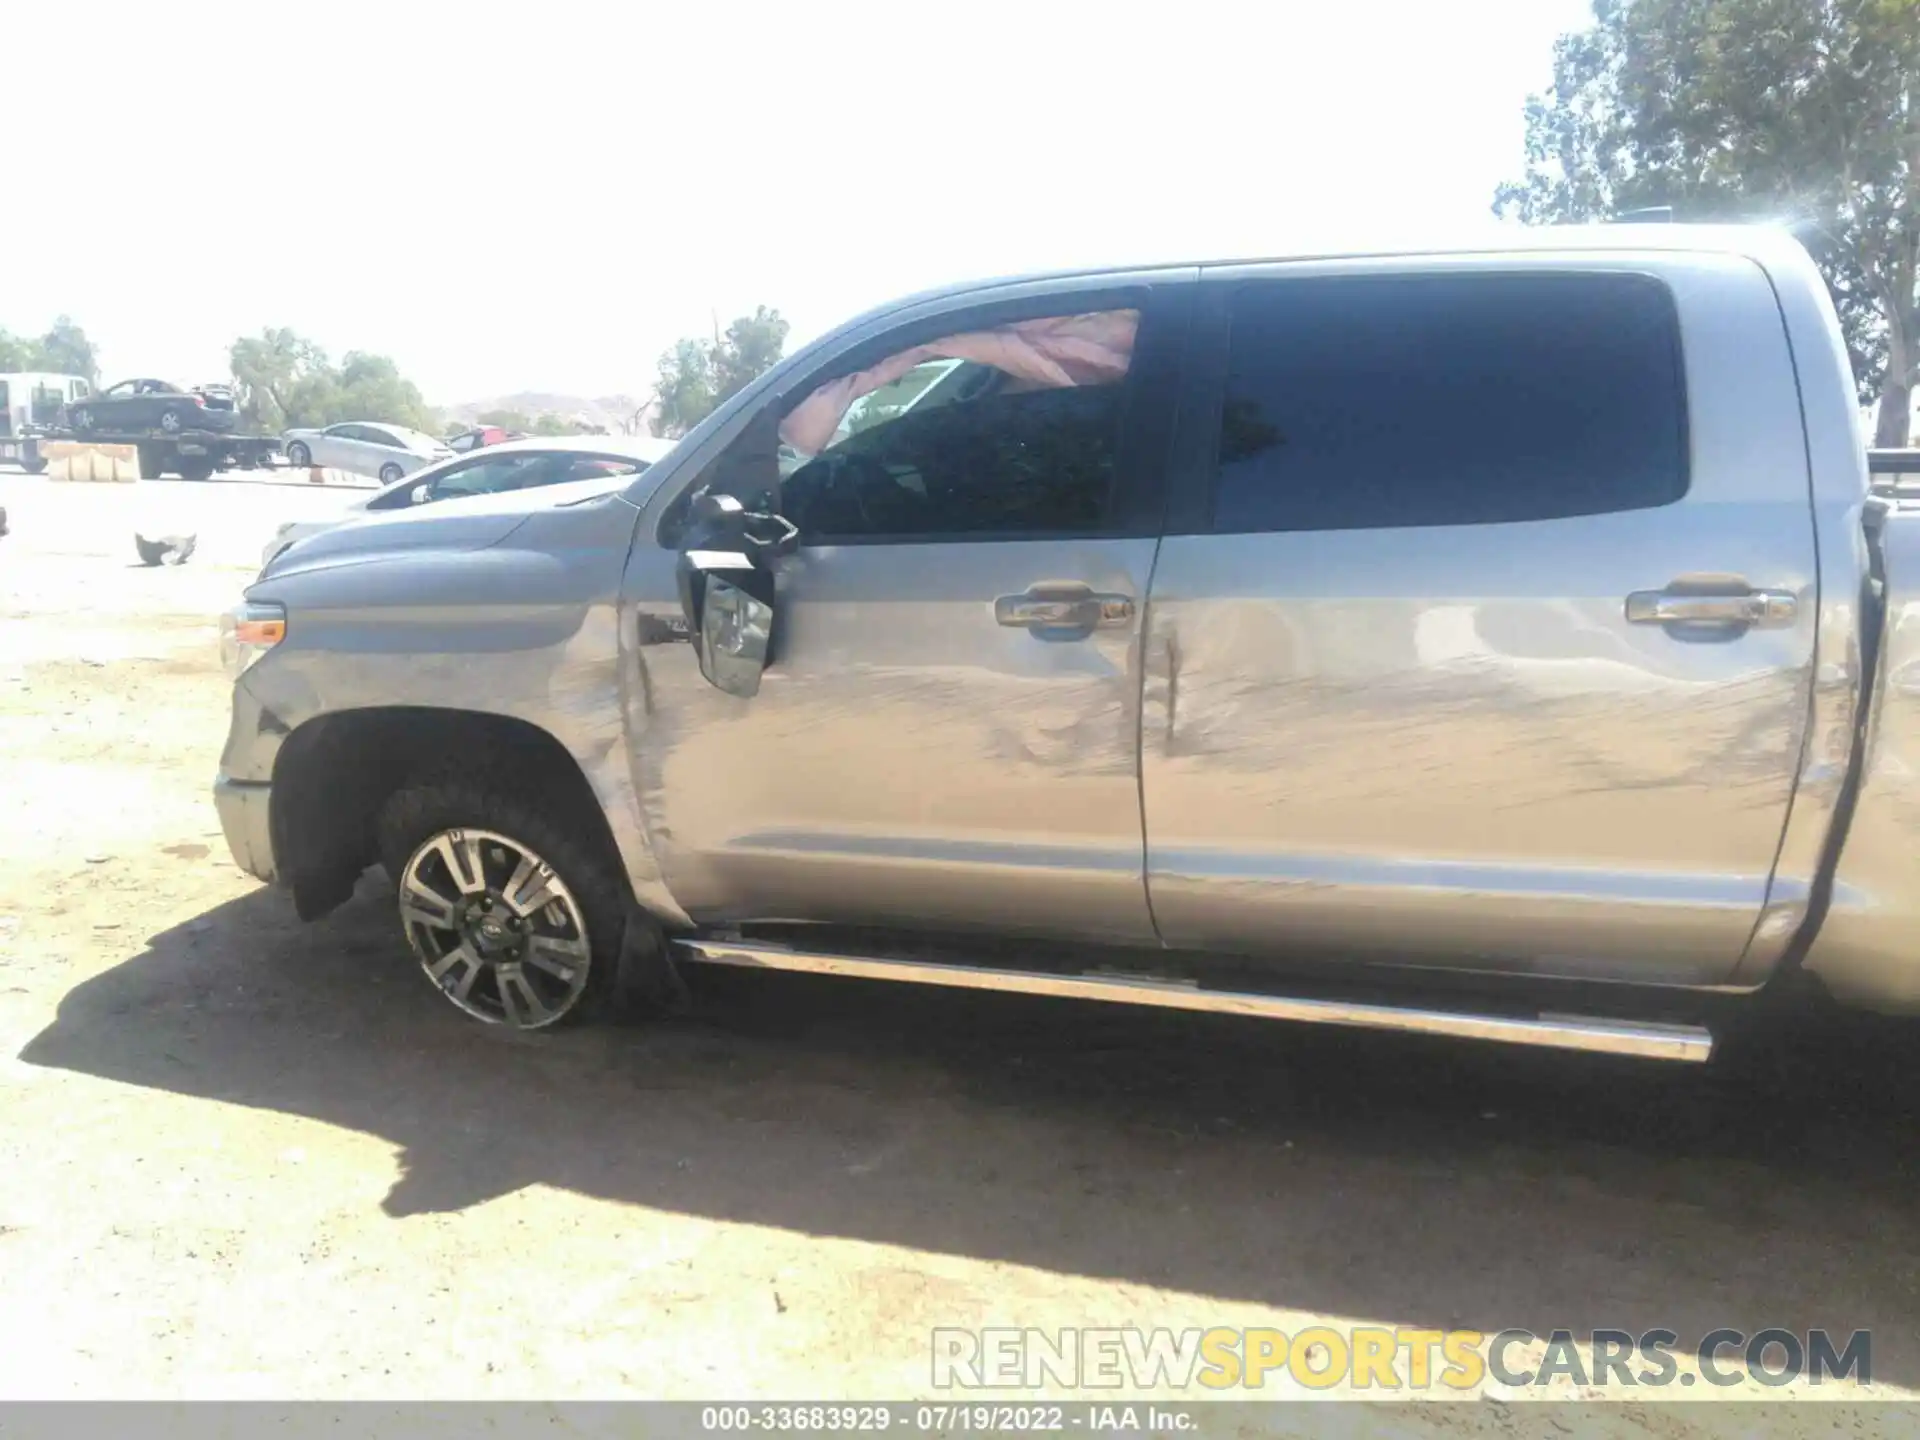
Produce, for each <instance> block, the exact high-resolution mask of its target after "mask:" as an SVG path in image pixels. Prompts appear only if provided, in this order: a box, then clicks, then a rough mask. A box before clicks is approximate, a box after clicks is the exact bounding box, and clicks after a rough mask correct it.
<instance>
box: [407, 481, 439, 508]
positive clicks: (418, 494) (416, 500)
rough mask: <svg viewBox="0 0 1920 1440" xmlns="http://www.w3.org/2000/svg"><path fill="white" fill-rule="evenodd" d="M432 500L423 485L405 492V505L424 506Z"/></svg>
mask: <svg viewBox="0 0 1920 1440" xmlns="http://www.w3.org/2000/svg"><path fill="white" fill-rule="evenodd" d="M432 498H433V496H432V494H431V492H430V491H429V489H428V487H427V486H426V485H425V484H420V485H416V486H414V487H413V489H411V490H409V491H408V492H407V503H408V504H409V505H424V504H426V503H427V501H429V500H431V499H432Z"/></svg>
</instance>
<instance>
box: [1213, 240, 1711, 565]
mask: <svg viewBox="0 0 1920 1440" xmlns="http://www.w3.org/2000/svg"><path fill="white" fill-rule="evenodd" d="M1228 351H1229V353H1228V367H1227V380H1226V387H1225V394H1224V397H1223V403H1222V410H1221V416H1220V425H1219V435H1218V449H1217V452H1216V473H1215V483H1214V495H1213V529H1214V530H1215V532H1216V533H1222V532H1248V531H1282V530H1285V531H1291V530H1354V529H1382V528H1389V527H1404V526H1441V525H1486V524H1498V523H1505V522H1514V521H1525V520H1550V519H1560V518H1566V517H1572V516H1580V515H1598V514H1604V513H1608V512H1612V511H1621V510H1638V509H1646V508H1650V507H1654V506H1659V505H1667V504H1671V503H1672V502H1674V501H1676V500H1678V499H1680V498H1681V497H1682V496H1684V495H1685V494H1686V490H1687V438H1686V405H1685V382H1684V378H1683V371H1682V367H1681V355H1680V334H1679V323H1678V318H1677V315H1676V312H1675V309H1674V304H1673V299H1672V296H1671V295H1670V294H1669V293H1668V291H1667V289H1666V287H1665V286H1664V285H1663V284H1661V283H1660V282H1659V281H1657V280H1655V279H1653V278H1651V277H1649V276H1644V275H1629V274H1572V273H1565V274H1527V275H1514V274H1492V275H1450V276H1381V277H1373V276H1367V277H1339V278H1333V279H1311V280H1278V281H1271V282H1254V283H1250V284H1247V285H1245V286H1243V287H1241V288H1240V289H1239V290H1238V291H1237V292H1236V293H1235V294H1234V296H1233V298H1232V302H1231V328H1230V332H1229V341H1228Z"/></svg>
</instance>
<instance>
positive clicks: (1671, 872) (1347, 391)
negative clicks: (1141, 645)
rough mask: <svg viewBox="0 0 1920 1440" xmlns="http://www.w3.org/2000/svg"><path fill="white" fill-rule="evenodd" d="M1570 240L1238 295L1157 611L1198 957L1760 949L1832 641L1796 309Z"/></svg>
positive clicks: (1189, 935)
mask: <svg viewBox="0 0 1920 1440" xmlns="http://www.w3.org/2000/svg"><path fill="white" fill-rule="evenodd" d="M1542 258H1543V257H1539V256H1533V257H1515V258H1513V259H1511V260H1503V259H1501V258H1500V257H1488V258H1487V259H1485V260H1480V261H1469V262H1456V263H1454V264H1452V265H1450V266H1448V267H1446V268H1444V269H1438V270H1435V269H1432V268H1429V270H1428V271H1427V272H1426V273H1419V271H1418V267H1417V266H1416V267H1410V266H1408V265H1407V264H1406V263H1405V262H1401V263H1399V264H1397V265H1385V264H1375V265H1361V266H1347V267H1335V266H1325V265H1321V266H1312V265H1308V266H1296V267H1247V268H1244V269H1237V270H1232V271H1221V272H1217V273H1210V274H1209V275H1208V276H1207V278H1206V279H1205V281H1204V282H1203V285H1202V290H1203V292H1204V296H1203V303H1202V310H1203V314H1204V316H1205V317H1206V318H1205V320H1204V321H1203V333H1204V335H1205V337H1206V347H1205V350H1204V352H1203V353H1204V354H1205V355H1206V356H1207V357H1208V358H1207V362H1206V363H1207V364H1208V365H1209V366H1211V367H1213V374H1212V377H1211V379H1210V381H1208V382H1207V383H1206V384H1204V385H1202V386H1201V387H1200V390H1199V391H1197V392H1196V395H1197V400H1196V404H1195V405H1192V406H1185V407H1183V414H1192V415H1195V416H1196V417H1200V423H1199V425H1198V426H1197V428H1196V433H1192V434H1189V435H1187V436H1185V437H1183V442H1182V449H1181V455H1182V457H1183V460H1182V464H1183V470H1182V472H1181V473H1182V476H1183V480H1185V481H1190V482H1191V483H1190V484H1184V485H1182V487H1181V488H1180V489H1179V490H1178V491H1177V493H1176V496H1175V498H1174V500H1173V501H1172V502H1171V503H1172V506H1173V510H1172V514H1171V516H1170V522H1169V531H1170V533H1169V535H1168V537H1167V539H1166V541H1165V543H1164V546H1163V548H1162V551H1161V555H1160V560H1159V566H1158V569H1157V572H1156V578H1155V582H1154V587H1153V595H1152V600H1151V610H1150V621H1149V626H1150V633H1149V635H1148V637H1147V657H1148V658H1147V687H1146V699H1145V704H1144V718H1143V727H1144V728H1143V737H1142V767H1141V768H1142V781H1143V791H1144V805H1145V812H1146V829H1147V842H1148V872H1149V892H1150V894H1151V896H1152V903H1153V909H1154V913H1155V916H1156V917H1157V919H1158V921H1159V926H1160V930H1161V933H1162V935H1163V936H1164V938H1165V940H1166V941H1167V943H1168V944H1170V945H1174V946H1180V947H1194V948H1207V949H1224V950H1234V951H1240V952H1252V953H1274V952H1282V951H1292V950H1296V949H1302V948H1305V949H1314V950H1317V951H1318V952H1319V953H1321V954H1328V953H1331V954H1335V955H1375V956H1378V957H1379V958H1383V959H1387V960H1406V961H1412V962H1416V963H1423V964H1431V963H1440V964H1456V965H1466V966H1473V967H1481V968H1495V969H1514V970H1522V971H1527V972H1531V973H1545V974H1554V975H1562V976H1586V977H1594V978H1612V979H1632V980H1644V981H1649V982H1663V983H1712V982H1716V981H1721V980H1724V979H1726V978H1728V977H1729V976H1730V975H1731V973H1732V972H1733V970H1734V968H1735V966H1736V964H1737V963H1738V961H1739V959H1740V956H1741V954H1742V952H1743V950H1744V949H1745V947H1746V945H1747V943H1748V939H1749V937H1750V935H1751V934H1752V933H1753V931H1754V928H1755V925H1756V923H1757V922H1758V921H1759V919H1760V917H1761V911H1762V907H1763V904H1766V903H1768V901H1769V894H1768V886H1769V880H1770V877H1771V874H1772V870H1773V863H1774V854H1775V851H1776V850H1777V849H1778V847H1779V844H1780V841H1781V835H1782V830H1783V826H1784V823H1785V820H1786V814H1787V806H1788V802H1789V800H1790V799H1791V797H1792V791H1793V784H1794V777H1795V773H1796V768H1797V763H1798V756H1799V753H1800V748H1801V743H1802V740H1803V738H1804V735H1805V725H1806V720H1807V714H1808V700H1809V693H1810V692H1809V686H1810V683H1811V674H1812V663H1813V644H1814V630H1813V623H1814V611H1815V605H1816V575H1815V568H1814V552H1813V530H1812V517H1811V513H1810V508H1809V500H1808V487H1807V473H1806V461H1805V451H1804V447H1803V445H1802V443H1801V440H1800V432H1799V423H1800V422H1799V413H1800V412H1799V404H1798V399H1797V394H1796V391H1795V386H1794V377H1793V373H1792V370H1791V367H1790V364H1789V361H1788V358H1787V356H1786V354H1785V349H1784V346H1783V345H1782V343H1781V329H1780V320H1779V316H1778V314H1777V311H1776V308H1775V303H1774V301H1773V299H1772V295H1771V291H1770V289H1769V287H1768V282H1767V279H1766V276H1765V275H1764V274H1763V273H1761V272H1760V271H1759V270H1758V269H1757V268H1755V267H1753V266H1752V265H1751V264H1749V263H1747V262H1745V261H1734V260H1722V259H1718V258H1687V257H1681V256H1668V257H1659V256H1654V257H1649V258H1648V259H1647V260H1646V261H1645V263H1633V262H1632V260H1631V258H1630V257H1621V256H1618V255H1616V256H1612V257H1609V258H1608V259H1606V260H1605V261H1594V262H1589V264H1588V265H1587V266H1586V268H1582V267H1581V265H1580V264H1579V263H1578V262H1577V260H1572V259H1568V260H1563V259H1559V258H1556V257H1546V258H1547V259H1548V260H1550V262H1551V263H1549V264H1544V265H1543V263H1542ZM1199 431H1204V433H1198V432H1199ZM1172 532H1184V533H1172ZM1687 617H1692V618H1687ZM1782 898H1785V899H1787V900H1789V901H1790V900H1792V899H1793V898H1794V897H1781V896H1779V895H1775V896H1773V897H1772V899H1774V900H1780V899H1782ZM1799 898H1801V899H1804V896H1802V897H1799Z"/></svg>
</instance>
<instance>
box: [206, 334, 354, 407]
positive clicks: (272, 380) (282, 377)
mask: <svg viewBox="0 0 1920 1440" xmlns="http://www.w3.org/2000/svg"><path fill="white" fill-rule="evenodd" d="M227 364H228V368H229V369H230V370H231V371H232V372H233V385H234V392H235V397H236V398H237V399H238V401H239V403H240V415H241V418H242V419H244V420H245V421H247V423H248V424H250V425H253V426H256V427H258V428H260V429H264V430H286V429H289V428H291V427H292V426H295V425H315V424H325V423H327V422H326V421H324V420H320V419H317V418H316V417H317V416H319V415H322V414H325V413H327V412H328V410H329V409H330V408H331V406H332V402H333V398H334V389H335V387H334V384H333V373H332V368H331V367H330V366H329V365H328V364H327V355H326V352H325V351H324V350H322V349H321V348H320V347H319V346H318V345H315V344H314V343H313V342H312V341H311V340H308V339H305V338H304V337H302V336H300V335H298V334H296V333H295V332H293V331H292V330H288V329H285V328H284V327H283V328H280V329H267V330H262V331H261V332H260V333H259V334H258V335H257V336H250V337H248V338H245V339H241V340H236V341H234V342H233V345H232V346H231V348H230V349H229V350H228V351H227Z"/></svg>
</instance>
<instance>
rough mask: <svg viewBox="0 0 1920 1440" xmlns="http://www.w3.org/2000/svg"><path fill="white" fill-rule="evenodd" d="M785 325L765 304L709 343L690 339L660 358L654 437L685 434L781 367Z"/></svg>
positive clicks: (783, 319)
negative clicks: (657, 407) (729, 400)
mask: <svg viewBox="0 0 1920 1440" xmlns="http://www.w3.org/2000/svg"><path fill="white" fill-rule="evenodd" d="M788 328H789V327H788V325H787V321H786V319H785V317H784V316H782V315H781V314H780V312H779V311H778V310H770V309H768V308H767V307H766V306H765V305H757V306H755V307H754V311H753V314H751V315H742V316H741V317H740V318H739V319H737V320H735V321H734V322H733V323H732V324H731V325H729V326H728V327H727V329H726V333H725V334H724V335H723V334H720V333H719V331H718V327H717V326H716V327H715V334H714V338H713V339H712V340H698V339H693V338H688V339H685V340H682V341H680V342H679V343H678V344H676V345H675V346H674V347H673V348H672V349H671V350H668V351H666V352H665V353H663V354H662V355H661V356H660V379H659V383H658V385H657V387H656V389H655V395H656V398H657V399H658V402H659V406H660V409H659V413H658V415H657V416H656V417H655V418H654V420H653V433H654V434H656V435H672V436H680V435H684V434H686V433H687V431H689V430H691V429H692V428H693V427H694V426H695V425H698V424H699V423H700V422H701V421H702V420H704V419H706V418H707V416H708V415H710V414H712V413H713V411H714V410H715V409H716V408H717V407H718V406H719V405H720V404H721V403H722V402H723V401H725V400H727V399H728V398H730V397H731V396H733V395H736V394H738V393H739V392H740V391H741V390H743V389H745V388H746V386H747V385H749V384H751V383H752V382H753V381H754V380H755V379H756V378H758V377H759V376H760V375H762V374H764V373H765V372H766V371H767V370H769V369H771V368H772V367H773V366H774V365H776V364H778V363H779V360H780V356H781V354H782V353H783V352H784V351H785V349H786V345H787V331H788Z"/></svg>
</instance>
